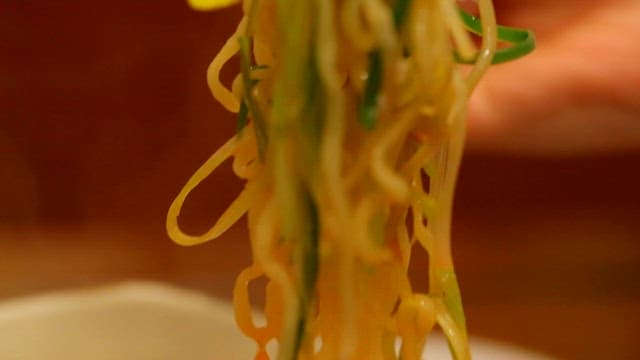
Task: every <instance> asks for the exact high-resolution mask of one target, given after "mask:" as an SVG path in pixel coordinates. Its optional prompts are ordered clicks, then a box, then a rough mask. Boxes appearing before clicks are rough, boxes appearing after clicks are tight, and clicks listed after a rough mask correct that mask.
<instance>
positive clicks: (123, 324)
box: [0, 282, 551, 360]
mask: <svg viewBox="0 0 640 360" xmlns="http://www.w3.org/2000/svg"><path fill="white" fill-rule="evenodd" d="M254 351H255V346H254V345H253V343H252V342H251V341H249V340H248V339H246V338H244V337H243V336H242V335H241V334H240V333H239V331H238V330H237V329H236V327H235V324H234V322H233V318H232V312H231V306H230V304H228V303H226V302H222V301H220V300H216V299H212V298H210V297H207V296H205V295H202V294H199V293H196V292H193V291H187V290H182V289H177V288H174V287H170V286H167V285H163V284H157V283H149V282H130V283H125V284H121V285H115V286H109V287H102V288H98V289H89V290H72V291H60V292H56V293H51V294H45V295H37V296H33V297H28V298H23V299H17V300H11V301H5V302H4V303H0V359H3V360H36V359H37V360H43V359H44V360H49V359H52V360H57V359H61V360H62V359H64V360H76V359H78V360H80V359H82V360H85V359H90V360H103V359H104V360H107V359H110V360H111V359H114V360H115V359H118V360H128V359H132V360H133V359H135V360H147V359H148V360H165V359H166V360H176V359H188V360H200V359H202V360H205V359H206V360H211V359H225V360H228V359H239V360H244V359H252V358H253V355H254ZM472 352H473V355H474V359H475V360H483V359H486V360H489V359H491V360H507V359H508V360H543V359H551V358H550V357H545V356H541V355H537V354H533V353H530V352H526V351H523V350H521V349H517V348H514V347H510V346H505V345H501V344H498V343H494V342H490V341H486V340H479V339H473V340H472ZM425 358H428V359H450V356H449V355H448V349H447V345H446V342H445V341H444V340H443V339H442V338H441V337H435V338H433V339H431V338H430V340H429V345H428V348H427V349H426V352H425Z"/></svg>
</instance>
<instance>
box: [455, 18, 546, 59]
mask: <svg viewBox="0 0 640 360" xmlns="http://www.w3.org/2000/svg"><path fill="white" fill-rule="evenodd" d="M458 10H459V13H460V18H461V19H462V22H464V24H465V26H466V28H467V29H468V30H469V31H471V32H472V33H475V34H478V35H482V22H481V21H480V19H479V18H477V17H475V16H473V15H471V14H469V13H467V12H466V11H464V10H462V9H458ZM498 40H499V41H504V42H508V43H510V44H511V46H509V47H506V48H503V49H498V50H497V51H496V53H495V56H494V57H493V61H492V64H500V63H503V62H507V61H511V60H515V59H518V58H521V57H523V56H525V55H527V54H529V53H530V52H532V51H533V49H535V47H536V40H535V35H534V34H533V31H531V30H526V29H518V28H513V27H508V26H501V25H498ZM475 60H476V59H475V57H474V58H471V59H465V58H462V57H461V56H459V55H458V54H456V61H458V62H459V63H463V64H473V63H474V62H475Z"/></svg>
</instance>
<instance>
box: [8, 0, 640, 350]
mask: <svg viewBox="0 0 640 360" xmlns="http://www.w3.org/2000/svg"><path fill="white" fill-rule="evenodd" d="M154 5H155V6H152V7H150V6H149V5H148V4H143V3H138V2H129V1H127V2H125V1H112V2H102V3H95V4H93V3H92V4H91V6H87V4H86V2H80V1H65V2H21V1H15V2H9V3H8V4H3V5H2V8H3V9H2V10H0V53H1V54H3V56H1V57H0V79H1V81H2V86H0V109H2V111H1V112H0V199H2V205H0V284H2V285H0V299H2V298H10V297H14V296H20V295H25V294H30V293H34V292H38V291H44V290H51V289H58V288H66V287H75V286H88V285H96V284H102V283H107V282H113V281H119V280H124V279H130V278H144V279H157V280H162V281H168V282H171V283H175V284H179V285H183V286H187V287H192V288H196V289H201V290H203V291H206V292H208V293H210V294H213V295H216V296H222V297H229V296H230V291H231V286H232V284H233V278H234V276H235V274H237V272H238V271H239V270H240V269H242V268H243V267H244V266H246V265H247V264H248V263H249V259H250V255H249V252H248V246H247V242H246V234H245V232H244V230H243V229H242V227H241V226H240V227H236V228H234V229H233V230H232V231H231V232H230V233H228V234H227V235H225V236H224V237H223V238H221V239H219V240H218V241H216V242H213V243H209V244H205V245H203V246H199V247H193V248H180V247H177V246H175V245H173V244H171V243H170V242H169V240H168V239H167V237H166V236H165V234H164V216H165V212H166V209H167V207H168V204H169V202H170V201H171V198H172V196H174V195H175V194H176V192H177V191H178V189H179V188H180V186H181V185H182V184H183V182H184V181H185V180H186V179H187V178H188V176H190V174H191V173H192V172H193V170H194V169H195V168H196V167H197V166H198V165H199V164H200V163H201V162H202V161H204V160H205V159H206V158H207V157H208V156H209V154H210V153H211V152H212V151H213V150H214V149H215V148H216V147H217V146H219V145H220V144H221V143H222V142H223V141H224V139H225V138H226V137H228V136H229V135H230V134H232V133H233V129H234V127H235V123H234V118H233V116H232V115H229V114H226V113H225V112H224V111H222V109H221V107H220V106H218V105H217V104H215V103H214V102H213V101H212V99H211V97H210V95H209V93H208V90H207V88H206V85H205V83H204V73H205V70H206V66H207V64H208V61H209V60H210V58H211V57H212V56H213V55H214V53H215V52H216V50H217V49H218V48H219V47H220V46H221V44H222V42H223V41H224V37H225V36H227V35H229V33H230V32H231V31H232V28H233V23H235V22H236V21H237V16H238V13H237V10H234V9H231V10H226V11H223V12H220V13H215V14H195V13H192V12H190V11H189V10H188V9H186V8H185V7H184V5H183V4H182V2H181V1H175V2H173V1H166V2H155V3H154ZM231 71H233V69H231V70H230V72H231ZM227 75H228V74H227ZM227 75H225V76H226V77H228V76H227ZM514 141H517V140H514ZM638 164H640V154H638V153H636V154H626V155H617V156H609V157H600V158H583V159H551V158H539V159H531V158H529V159H526V158H515V157H507V156H489V155H480V154H473V153H471V154H469V156H468V157H467V158H466V159H465V163H464V166H463V169H462V173H461V180H460V186H459V189H458V190H459V191H458V196H457V198H456V208H455V219H454V233H453V236H454V252H455V258H456V264H457V268H458V277H459V278H460V282H461V286H462V291H463V297H464V302H465V305H466V311H467V315H468V323H469V327H470V330H471V333H472V334H475V335H479V336H485V337H491V338H496V339H501V340H504V341H509V342H514V343H516V344H520V345H523V346H527V347H531V348H533V349H537V350H540V351H544V352H547V353H549V354H551V355H554V356H556V357H558V358H561V359H576V360H585V359H586V360H588V359H603V358H606V359H638V358H640V348H639V347H638V345H637V344H636V343H637V340H638V339H640V337H639V335H638V334H640V277H639V275H640V226H639V225H638V223H639V221H638V220H640V190H639V189H638V185H637V183H638V181H637V179H638V175H640V170H639V166H638ZM239 188H240V184H239V183H238V182H237V181H235V180H234V179H233V178H232V176H231V172H230V170H229V169H228V167H224V168H223V169H221V170H220V171H219V172H218V173H217V174H215V176H213V177H212V178H211V179H209V180H207V181H206V182H205V183H204V184H203V186H202V187H201V188H199V189H198V190H196V191H195V192H194V194H193V195H194V197H193V198H192V199H191V200H190V202H189V203H188V204H187V206H186V208H185V210H184V211H185V218H184V219H183V220H184V224H185V226H186V227H187V228H188V229H190V230H193V231H198V230H203V229H205V228H206V227H207V226H208V225H209V224H210V222H211V220H212V219H213V218H214V216H215V215H216V214H219V213H220V211H221V210H222V207H223V205H224V204H226V203H228V202H229V201H230V200H231V199H232V198H233V196H234V195H235V194H236V193H237V191H238V190H239ZM423 260H424V259H422V262H421V260H420V259H417V260H416V263H415V264H414V265H415V266H413V269H414V278H415V281H416V282H420V281H421V279H425V276H424V263H423ZM0 341H1V335H0Z"/></svg>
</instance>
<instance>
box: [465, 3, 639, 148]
mask: <svg viewBox="0 0 640 360" xmlns="http://www.w3.org/2000/svg"><path fill="white" fill-rule="evenodd" d="M495 4H496V13H497V16H498V21H499V23H501V24H504V25H511V26H517V27H525V28H531V29H533V30H534V32H535V33H536V37H537V49H536V50H535V51H534V52H533V53H532V54H530V55H528V56H526V57H524V58H522V59H519V60H517V61H514V62H511V63H506V64H501V65H496V66H493V67H492V68H491V69H490V70H489V71H488V73H487V75H486V76H485V77H484V78H483V79H482V80H481V82H480V84H479V86H478V88H477V89H476V91H475V93H474V95H473V96H472V99H471V103H470V107H469V136H468V141H469V147H470V148H471V149H472V150H480V151H490V152H502V153H504V152H507V153H518V154H522V153H528V154H550V155H574V154H584V153H598V152H607V151H609V152H610V151H621V150H629V149H633V148H635V149H640V64H638V59H640V45H639V44H640V21H638V18H639V17H640V1H637V0H611V1H600V0H563V1H555V0H536V1H521V0H496V1H495Z"/></svg>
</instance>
